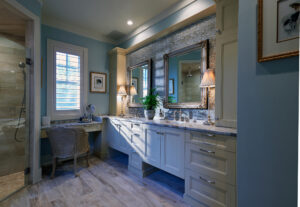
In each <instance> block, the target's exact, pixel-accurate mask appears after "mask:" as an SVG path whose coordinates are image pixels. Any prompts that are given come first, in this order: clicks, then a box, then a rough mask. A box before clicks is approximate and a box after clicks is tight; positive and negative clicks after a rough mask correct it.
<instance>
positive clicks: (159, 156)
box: [145, 125, 185, 178]
mask: <svg viewBox="0 0 300 207" xmlns="http://www.w3.org/2000/svg"><path fill="white" fill-rule="evenodd" d="M184 138H185V132H184V130H179V129H174V128H169V127H157V126H152V125H146V126H145V143H146V148H145V162H147V163H149V164H151V165H153V166H155V167H157V168H160V169H162V170H164V171H166V172H169V173H171V174H173V175H175V176H178V177H180V178H184Z"/></svg>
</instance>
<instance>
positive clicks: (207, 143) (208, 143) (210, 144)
mask: <svg viewBox="0 0 300 207" xmlns="http://www.w3.org/2000/svg"><path fill="white" fill-rule="evenodd" d="M200 143H201V144H205V145H209V146H214V147H215V146H217V145H216V144H214V143H210V142H200Z"/></svg>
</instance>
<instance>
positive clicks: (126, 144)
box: [119, 120, 131, 154]
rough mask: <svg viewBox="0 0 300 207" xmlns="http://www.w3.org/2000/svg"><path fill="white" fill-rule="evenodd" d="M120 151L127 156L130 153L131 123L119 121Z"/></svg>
mask: <svg viewBox="0 0 300 207" xmlns="http://www.w3.org/2000/svg"><path fill="white" fill-rule="evenodd" d="M119 130H120V131H119V132H120V140H119V144H120V149H121V151H122V152H124V153H126V154H128V153H129V151H130V142H131V122H128V121H123V120H121V121H120V127H119Z"/></svg>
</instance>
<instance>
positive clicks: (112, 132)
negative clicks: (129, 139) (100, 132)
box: [107, 120, 119, 149]
mask: <svg viewBox="0 0 300 207" xmlns="http://www.w3.org/2000/svg"><path fill="white" fill-rule="evenodd" d="M118 137H119V123H118V122H117V121H115V120H109V121H108V123H107V143H108V146H110V147H111V148H114V149H117V147H118V145H119V144H118V140H119V139H118Z"/></svg>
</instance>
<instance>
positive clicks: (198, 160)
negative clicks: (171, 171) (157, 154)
mask: <svg viewBox="0 0 300 207" xmlns="http://www.w3.org/2000/svg"><path fill="white" fill-rule="evenodd" d="M185 147H186V148H185V168H187V169H190V170H193V171H194V172H203V173H206V174H207V175H210V176H211V177H213V178H215V179H218V180H220V181H222V182H225V183H229V184H232V185H235V184H236V179H235V175H236V154H235V153H232V152H227V151H224V150H219V149H216V148H213V147H210V146H201V145H196V144H191V143H186V145H185Z"/></svg>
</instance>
